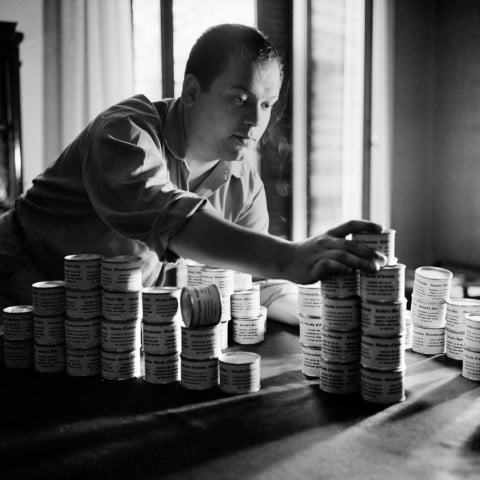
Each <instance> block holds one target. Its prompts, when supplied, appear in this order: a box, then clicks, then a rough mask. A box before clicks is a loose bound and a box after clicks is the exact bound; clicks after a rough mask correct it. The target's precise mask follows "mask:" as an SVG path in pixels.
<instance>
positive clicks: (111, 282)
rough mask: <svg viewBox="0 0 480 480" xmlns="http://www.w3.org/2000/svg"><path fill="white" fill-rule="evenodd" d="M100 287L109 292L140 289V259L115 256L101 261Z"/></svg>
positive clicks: (130, 256)
mask: <svg viewBox="0 0 480 480" xmlns="http://www.w3.org/2000/svg"><path fill="white" fill-rule="evenodd" d="M102 287H103V288H104V289H105V290H109V291H111V292H125V291H138V290H141V289H142V269H141V258H140V257H137V256H134V255H116V256H114V257H109V258H104V259H103V260H102Z"/></svg>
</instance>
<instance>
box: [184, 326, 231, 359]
mask: <svg viewBox="0 0 480 480" xmlns="http://www.w3.org/2000/svg"><path fill="white" fill-rule="evenodd" d="M220 325H221V324H218V325H214V326H212V327H199V328H187V327H182V355H185V357H187V358H191V359H206V358H213V357H219V356H220V354H221V353H222V345H221V328H220Z"/></svg>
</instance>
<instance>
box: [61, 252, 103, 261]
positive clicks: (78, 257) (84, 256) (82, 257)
mask: <svg viewBox="0 0 480 480" xmlns="http://www.w3.org/2000/svg"><path fill="white" fill-rule="evenodd" d="M102 258H103V257H102V255H100V254H98V253H77V254H74V255H66V256H65V257H64V260H65V261H66V262H69V261H72V262H75V261H77V262H78V261H87V260H101V259H102Z"/></svg>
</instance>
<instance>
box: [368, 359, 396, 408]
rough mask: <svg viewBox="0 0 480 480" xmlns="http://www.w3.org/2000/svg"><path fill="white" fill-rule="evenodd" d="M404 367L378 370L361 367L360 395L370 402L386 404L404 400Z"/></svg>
mask: <svg viewBox="0 0 480 480" xmlns="http://www.w3.org/2000/svg"><path fill="white" fill-rule="evenodd" d="M404 383H405V369H398V370H390V371H379V370H373V369H370V368H365V367H361V369H360V395H361V396H362V398H363V400H365V401H367V402H371V403H379V404H382V405H388V404H392V403H397V402H403V401H404V400H405V385H404Z"/></svg>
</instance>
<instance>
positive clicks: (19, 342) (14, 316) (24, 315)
mask: <svg viewBox="0 0 480 480" xmlns="http://www.w3.org/2000/svg"><path fill="white" fill-rule="evenodd" d="M3 358H4V360H5V366H6V367H8V368H31V367H33V307H32V306H31V305H16V306H11V307H6V308H4V309H3Z"/></svg>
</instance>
